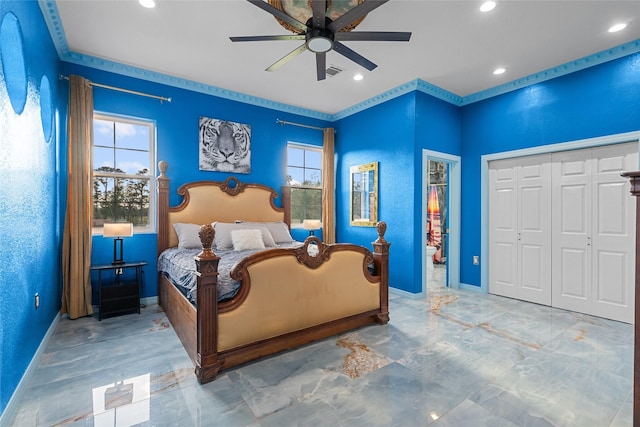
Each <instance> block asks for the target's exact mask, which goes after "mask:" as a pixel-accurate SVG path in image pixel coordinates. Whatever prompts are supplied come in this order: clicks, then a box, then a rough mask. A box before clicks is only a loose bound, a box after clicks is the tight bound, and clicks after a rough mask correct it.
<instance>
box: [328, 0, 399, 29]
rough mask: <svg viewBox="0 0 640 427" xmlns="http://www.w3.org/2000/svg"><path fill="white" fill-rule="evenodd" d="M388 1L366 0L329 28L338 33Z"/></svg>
mask: <svg viewBox="0 0 640 427" xmlns="http://www.w3.org/2000/svg"><path fill="white" fill-rule="evenodd" d="M388 1H389V0H365V1H364V2H362V3H360V4H359V5H358V6H356V7H354V8H353V9H349V11H347V13H345V14H344V15H342V16H341V17H339V18H338V19H336V20H335V21H333V22H332V23H331V24H329V26H328V28H329V30H331V31H332V32H333V33H337V32H338V31H340V30H341V29H343V28H344V27H346V26H347V25H349V24H351V23H352V22H354V21H357V20H358V19H360V18H362V17H363V16H365V15H366V14H367V13H369V12H371V11H372V10H374V9H376V8H378V7H380V6H382V5H383V4H385V3H386V2H388Z"/></svg>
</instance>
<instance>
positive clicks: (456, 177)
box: [420, 149, 462, 294]
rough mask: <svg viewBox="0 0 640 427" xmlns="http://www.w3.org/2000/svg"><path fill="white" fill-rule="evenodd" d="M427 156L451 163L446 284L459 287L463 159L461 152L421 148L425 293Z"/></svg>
mask: <svg viewBox="0 0 640 427" xmlns="http://www.w3.org/2000/svg"><path fill="white" fill-rule="evenodd" d="M428 160H438V161H444V162H446V163H448V164H449V166H450V168H451V169H450V171H449V224H448V229H449V242H448V244H449V253H448V255H447V268H448V271H447V273H448V274H447V281H448V283H447V285H448V286H449V287H451V288H454V289H455V288H458V287H459V285H460V197H461V193H462V191H461V190H462V187H461V177H460V169H461V163H462V160H461V158H460V156H455V155H452V154H447V153H440V152H437V151H431V150H426V149H423V150H422V210H421V218H420V235H421V236H422V238H421V239H420V242H421V253H422V256H421V258H420V260H421V263H422V274H421V275H422V293H423V294H424V293H426V290H427V265H426V259H427V236H426V234H425V232H424V230H426V227H427V200H428V199H429V192H428V188H427V183H428V182H429V175H428Z"/></svg>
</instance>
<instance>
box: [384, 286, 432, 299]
mask: <svg viewBox="0 0 640 427" xmlns="http://www.w3.org/2000/svg"><path fill="white" fill-rule="evenodd" d="M389 292H390V293H392V294H396V295H400V296H402V297H405V298H411V299H423V298H426V297H427V295H426V294H425V293H424V292H420V293H417V294H414V293H412V292H407V291H403V290H402V289H397V288H392V287H391V286H389Z"/></svg>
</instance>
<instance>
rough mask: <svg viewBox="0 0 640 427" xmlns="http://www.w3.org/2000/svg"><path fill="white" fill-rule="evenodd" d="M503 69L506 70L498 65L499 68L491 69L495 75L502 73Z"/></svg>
mask: <svg viewBox="0 0 640 427" xmlns="http://www.w3.org/2000/svg"><path fill="white" fill-rule="evenodd" d="M505 71H507V69H506V68H502V67H500V68H496V69H495V70H493V74H495V75H496V76H497V75H499V74H504V72H505Z"/></svg>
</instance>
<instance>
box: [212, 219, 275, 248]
mask: <svg viewBox="0 0 640 427" xmlns="http://www.w3.org/2000/svg"><path fill="white" fill-rule="evenodd" d="M211 225H212V226H213V228H215V230H216V236H215V240H214V243H215V247H216V248H218V249H231V248H233V241H232V240H231V232H232V231H233V230H246V229H252V230H260V233H261V235H262V241H263V243H264V245H265V246H276V242H275V241H274V240H273V237H271V233H270V232H269V230H268V229H267V228H266V227H265V226H255V225H253V226H252V225H249V224H231V223H227V222H214V223H212V224H211Z"/></svg>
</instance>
